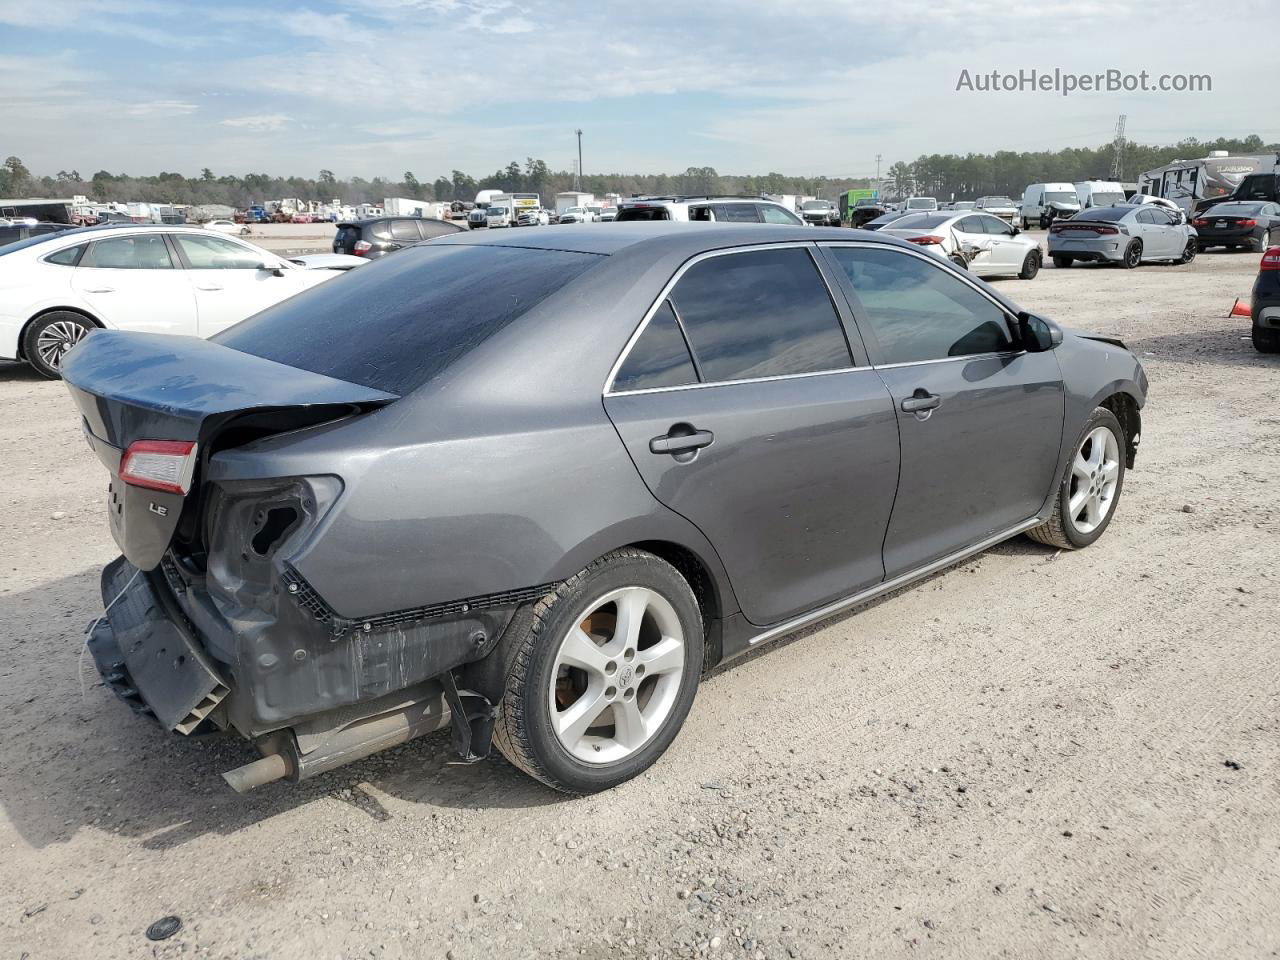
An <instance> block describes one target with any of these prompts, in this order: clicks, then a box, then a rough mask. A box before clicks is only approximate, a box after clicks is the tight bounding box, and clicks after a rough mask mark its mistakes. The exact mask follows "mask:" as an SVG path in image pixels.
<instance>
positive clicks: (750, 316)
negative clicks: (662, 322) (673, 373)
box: [671, 247, 851, 381]
mask: <svg viewBox="0 0 1280 960" xmlns="http://www.w3.org/2000/svg"><path fill="white" fill-rule="evenodd" d="M671 301H672V303H673V304H674V305H675V309H676V312H677V313H678V314H679V315H680V320H681V322H682V323H683V324H684V329H685V332H686V333H687V334H688V336H689V340H690V346H692V348H693V351H694V354H695V355H696V356H697V358H698V363H699V365H700V367H701V369H702V376H703V379H705V380H713V381H714V380H744V379H749V378H753V377H773V376H781V375H783V374H791V373H813V372H816V371H820V370H836V369H839V368H841V367H847V366H849V365H850V363H851V360H850V356H849V346H848V344H847V343H846V342H845V338H844V331H843V330H842V328H841V326H840V320H839V317H838V316H837V314H836V311H835V307H834V306H833V305H832V303H831V298H830V296H829V295H828V294H827V289H826V285H825V284H824V283H823V281H822V275H821V274H820V273H819V272H818V268H817V266H816V265H815V264H814V262H813V260H812V258H811V257H810V256H809V254H808V252H807V251H805V250H802V249H799V248H797V247H787V248H782V249H779V250H755V251H751V252H748V253H734V254H727V255H724V256H716V257H709V258H708V259H706V260H702V261H700V262H698V263H695V264H694V265H693V266H692V267H690V268H689V269H688V271H687V272H686V273H685V275H684V276H683V277H681V278H680V281H679V282H678V283H677V284H676V286H675V289H674V290H673V291H672V294H671Z"/></svg>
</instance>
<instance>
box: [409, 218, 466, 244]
mask: <svg viewBox="0 0 1280 960" xmlns="http://www.w3.org/2000/svg"><path fill="white" fill-rule="evenodd" d="M418 229H419V230H421V231H422V235H423V236H424V237H426V238H427V239H428V240H430V239H431V238H432V237H443V236H445V235H447V234H450V233H461V232H462V228H461V227H455V226H454V225H453V224H451V223H445V222H444V221H443V220H419V221H418Z"/></svg>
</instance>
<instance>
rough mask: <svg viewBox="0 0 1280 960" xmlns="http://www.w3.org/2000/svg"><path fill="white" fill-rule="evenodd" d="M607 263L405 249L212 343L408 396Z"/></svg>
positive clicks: (562, 254)
mask: <svg viewBox="0 0 1280 960" xmlns="http://www.w3.org/2000/svg"><path fill="white" fill-rule="evenodd" d="M603 259H604V258H602V257H599V256H597V255H595V254H588V253H569V252H566V251H561V250H534V249H522V248H513V247H498V246H487V245H477V246H465V245H453V244H443V245H431V244H428V245H423V246H419V247H410V248H408V249H406V250H404V251H403V252H401V253H397V254H396V255H395V256H394V257H386V258H384V259H383V260H380V261H379V262H378V264H377V266H376V267H364V268H361V269H359V270H352V271H351V272H349V273H347V274H345V275H343V276H341V277H338V278H337V279H334V280H330V281H328V282H326V283H323V284H321V285H320V286H318V287H313V288H312V289H310V290H307V291H304V292H303V293H300V294H298V295H297V296H294V297H290V298H289V299H288V300H285V301H283V302H281V303H278V304H276V305H275V306H273V307H270V308H268V309H266V310H264V311H262V312H261V313H259V314H257V315H256V316H253V317H250V318H249V319H248V320H245V321H244V322H242V323H239V324H236V325H235V326H234V327H231V328H230V329H229V330H227V331H225V332H223V333H220V334H218V335H217V336H216V337H214V338H213V339H214V340H216V341H217V342H219V343H222V344H224V345H226V346H228V347H232V348H234V349H236V350H242V351H244V352H245V353H251V354H254V355H255V356H259V357H265V358H267V359H268V360H275V361H278V362H279V363H287V364H289V365H290V366H294V367H300V368H301V369H303V370H310V371H312V372H313V373H321V374H324V375H325V376H329V377H336V378H337V379H339V380H349V381H351V382H352V383H359V384H363V385H364V386H367V387H373V388H374V389H377V390H386V391H388V392H389V393H396V394H401V395H403V394H405V393H408V392H409V391H410V390H413V389H414V388H416V387H419V386H421V385H422V384H424V383H426V382H427V381H428V380H430V379H431V378H432V377H434V376H435V375H436V374H438V373H440V372H441V371H443V370H445V369H446V368H447V367H448V366H449V365H450V364H452V363H454V362H455V361H457V360H458V359H459V358H461V357H464V356H466V355H467V354H468V353H470V352H471V351H472V350H474V349H475V348H476V347H477V346H479V345H480V344H481V343H483V342H484V341H485V340H487V339H488V338H489V337H491V336H492V335H493V334H495V333H497V332H498V331H499V330H501V329H503V328H504V327H506V326H507V325H508V324H510V323H511V322H512V321H514V320H516V319H518V318H519V317H521V316H523V315H524V314H526V313H528V312H529V311H530V310H531V309H533V308H534V307H535V306H537V304H539V303H541V302H542V301H543V300H545V299H546V298H547V297H548V296H550V295H551V294H553V293H555V292H556V291H557V290H559V289H560V288H561V287H563V286H564V285H565V284H567V283H568V282H569V281H571V280H573V279H574V278H575V277H577V276H579V275H580V274H581V273H583V272H584V271H585V270H588V269H589V268H590V267H592V266H594V265H595V264H597V263H599V262H600V261H601V260H603Z"/></svg>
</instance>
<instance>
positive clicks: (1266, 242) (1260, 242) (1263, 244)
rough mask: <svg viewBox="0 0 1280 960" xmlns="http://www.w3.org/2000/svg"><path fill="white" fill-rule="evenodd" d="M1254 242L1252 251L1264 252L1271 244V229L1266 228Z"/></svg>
mask: <svg viewBox="0 0 1280 960" xmlns="http://www.w3.org/2000/svg"><path fill="white" fill-rule="evenodd" d="M1255 242H1256V243H1257V246H1256V247H1254V248H1253V252H1254V253H1266V252H1267V250H1268V248H1270V246H1271V231H1270V230H1267V231H1266V232H1265V233H1263V234H1262V236H1260V237H1259V238H1258V239H1257V241H1255Z"/></svg>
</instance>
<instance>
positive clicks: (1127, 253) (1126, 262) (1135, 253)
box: [1120, 240, 1142, 270]
mask: <svg viewBox="0 0 1280 960" xmlns="http://www.w3.org/2000/svg"><path fill="white" fill-rule="evenodd" d="M1140 263H1142V241H1141V240H1131V241H1129V245H1128V246H1127V247H1125V248H1124V256H1123V257H1122V258H1121V259H1120V266H1122V267H1123V268H1124V269H1126V270H1132V269H1133V268H1134V267H1136V266H1138V264H1140Z"/></svg>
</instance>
